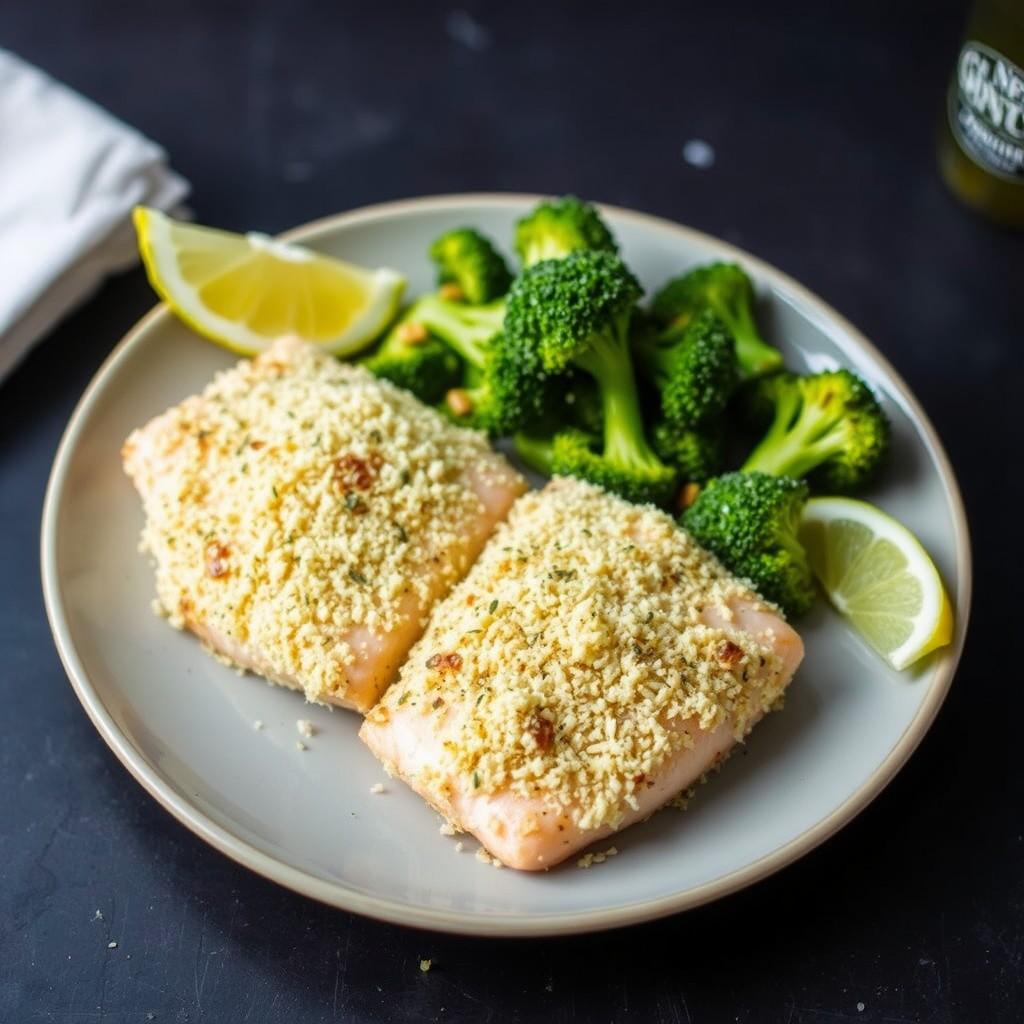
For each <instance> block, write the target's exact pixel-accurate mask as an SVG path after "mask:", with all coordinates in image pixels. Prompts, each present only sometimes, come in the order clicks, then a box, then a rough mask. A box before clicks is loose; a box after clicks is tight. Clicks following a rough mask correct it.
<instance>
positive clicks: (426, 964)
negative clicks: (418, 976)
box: [420, 959, 434, 974]
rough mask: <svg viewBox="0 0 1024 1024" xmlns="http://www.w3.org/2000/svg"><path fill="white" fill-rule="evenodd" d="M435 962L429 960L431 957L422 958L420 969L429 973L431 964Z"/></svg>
mask: <svg viewBox="0 0 1024 1024" xmlns="http://www.w3.org/2000/svg"><path fill="white" fill-rule="evenodd" d="M433 962H434V961H433V960H429V959H424V960H421V961H420V970H421V971H422V972H423V973H424V974H426V973H427V971H429V970H430V967H431V965H432V964H433Z"/></svg>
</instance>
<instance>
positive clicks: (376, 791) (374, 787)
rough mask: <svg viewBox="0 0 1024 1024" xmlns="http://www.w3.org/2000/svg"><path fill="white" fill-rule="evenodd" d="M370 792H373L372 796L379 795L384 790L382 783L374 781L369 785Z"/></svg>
mask: <svg viewBox="0 0 1024 1024" xmlns="http://www.w3.org/2000/svg"><path fill="white" fill-rule="evenodd" d="M370 792H371V793H373V794H374V796H379V795H380V794H381V793H383V792H384V783H383V782H375V783H374V784H373V785H372V786H371V787H370Z"/></svg>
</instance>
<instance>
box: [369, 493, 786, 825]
mask: <svg viewBox="0 0 1024 1024" xmlns="http://www.w3.org/2000/svg"><path fill="white" fill-rule="evenodd" d="M756 602H757V598H756V596H755V595H753V594H752V593H751V592H750V590H749V589H748V588H747V587H745V586H744V585H743V584H741V583H739V582H737V581H736V580H734V579H733V578H732V577H731V576H729V575H728V573H727V572H726V571H725V570H724V569H723V567H722V566H721V565H720V564H719V563H718V562H717V561H716V560H715V559H714V558H713V557H712V556H710V555H709V554H707V553H706V552H705V551H703V550H702V549H701V548H699V547H698V546H697V545H696V544H695V543H694V542H693V541H692V539H691V538H690V537H689V536H688V535H687V534H686V533H685V532H683V531H681V530H680V529H679V528H678V527H677V526H676V524H675V523H674V522H673V521H672V519H671V518H670V517H669V516H667V515H666V514H664V513H662V512H660V511H658V510H656V509H654V508H652V507H650V506H636V505H630V504H628V503H626V502H624V501H622V500H620V499H618V498H615V497H612V496H610V495H608V494H605V493H604V492H602V491H600V490H598V489H596V488H594V487H591V486H589V485H586V484H583V483H580V482H578V481H568V480H556V481H555V482H553V483H552V484H551V485H549V486H548V488H547V489H545V490H544V491H542V492H536V493H531V494H528V495H526V496H524V497H522V498H520V499H519V501H518V502H517V503H516V505H515V506H514V508H513V510H512V513H511V515H510V517H509V520H508V522H507V523H506V524H504V525H503V526H501V527H500V528H499V529H498V531H497V532H496V534H495V535H494V537H493V538H492V539H491V541H490V543H489V544H488V546H487V548H486V549H485V550H484V552H483V554H482V555H481V557H480V558H479V560H478V561H477V562H476V564H475V565H474V566H473V568H472V569H471V570H470V572H469V574H468V575H467V577H466V578H465V579H464V580H463V581H462V583H461V584H459V586H457V587H456V588H455V589H454V590H453V591H452V593H451V594H450V595H449V596H448V598H447V599H446V600H445V601H443V602H441V603H440V604H439V605H438V606H437V607H436V608H435V610H434V614H433V616H432V618H431V622H430V625H429V627H428V629H427V632H426V633H425V634H424V636H423V637H422V639H421V640H420V641H419V642H418V643H417V645H416V646H415V647H414V648H413V649H412V651H411V652H410V655H409V658H408V660H407V662H406V664H405V665H404V666H403V668H402V671H401V673H400V675H399V678H398V680H397V681H396V683H395V684H394V685H393V686H392V687H391V689H390V691H389V692H388V693H387V694H386V695H385V697H384V699H383V700H382V701H381V703H380V704H379V705H378V706H377V707H376V708H375V709H374V710H373V711H372V712H371V713H370V715H369V717H368V724H367V726H366V728H367V729H372V728H374V727H375V726H377V725H386V724H387V723H388V722H389V720H391V719H393V718H397V717H399V715H406V714H408V713H410V711H411V710H412V709H415V712H416V713H417V714H422V715H424V716H433V718H434V721H435V726H434V731H435V732H436V734H438V735H440V736H443V737H444V741H443V743H442V744H440V749H441V751H442V753H441V754H440V755H439V756H438V757H437V758H435V761H434V763H432V764H430V765H427V766H425V767H423V768H422V769H421V770H420V773H419V775H418V777H417V778H416V779H415V780H410V781H413V782H414V784H415V785H416V788H417V789H418V790H419V791H420V792H421V793H425V794H426V795H427V798H428V799H432V800H433V802H435V803H436V804H437V805H439V806H442V807H447V806H450V805H452V803H453V800H452V797H453V795H454V794H455V793H456V792H460V793H462V794H465V793H466V792H469V793H478V794H480V795H481V796H483V795H490V794H499V793H509V794H512V795H514V796H517V797H522V798H541V799H543V800H544V802H545V803H546V804H547V805H548V806H551V807H553V808H554V809H556V811H557V812H558V813H565V814H568V815H569V817H570V819H571V820H572V822H573V824H574V825H575V826H577V827H579V828H581V829H585V830H589V829H597V828H601V827H604V826H612V827H614V826H616V825H617V823H618V822H619V821H621V820H622V818H623V815H624V814H625V812H626V810H627V809H629V808H633V809H634V810H635V809H636V808H637V800H636V797H635V794H636V793H638V792H639V791H640V789H641V788H642V787H643V786H645V785H647V784H648V783H649V780H650V779H651V778H653V777H654V776H656V775H657V773H658V770H659V767H660V766H661V765H663V764H664V763H665V762H666V761H667V760H668V759H669V758H671V757H673V756H674V755H675V754H677V753H678V752H679V751H680V750H681V749H684V748H687V747H689V746H690V745H692V744H693V742H694V741H693V736H692V729H691V728H690V725H689V723H693V726H692V728H693V729H698V730H700V731H702V732H711V731H712V730H716V729H718V728H719V727H722V726H725V727H726V728H728V729H729V730H731V732H732V733H733V734H734V735H735V736H737V737H741V736H743V735H744V734H745V733H746V732H747V731H748V730H749V728H750V726H751V725H752V724H753V722H754V721H756V720H757V718H758V717H760V716H761V715H762V714H763V713H764V711H765V710H766V709H767V708H769V707H770V706H771V705H772V703H773V702H774V701H775V700H776V698H777V697H778V696H779V693H780V692H781V690H782V688H783V687H784V686H785V683H786V682H787V681H788V676H787V675H785V674H784V673H783V672H782V671H781V670H780V668H781V666H780V662H779V656H778V655H777V654H776V653H775V651H774V649H773V646H772V642H771V641H772V638H771V637H769V636H760V637H759V636H756V635H753V634H751V633H747V632H743V631H742V630H737V629H735V628H732V627H731V625H730V623H731V620H732V610H731V609H732V608H733V607H734V606H737V605H738V604H741V603H742V604H743V605H744V606H745V607H757V604H756ZM709 621H710V622H715V623H718V624H721V626H722V628H718V627H717V626H711V625H709V624H708V622H709ZM771 621H775V620H774V619H772V620H771ZM684 723H686V726H687V727H685V728H684V727H682V726H683V724H684Z"/></svg>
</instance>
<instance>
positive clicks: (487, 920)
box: [40, 192, 973, 938]
mask: <svg viewBox="0 0 1024 1024" xmlns="http://www.w3.org/2000/svg"><path fill="white" fill-rule="evenodd" d="M542 198H544V197H542V196H541V195H539V194H533V193H519V192H465V193H446V194H438V195H429V196H418V197H412V198H405V199H396V200H392V201H389V202H383V203H375V204H372V205H368V206H361V207H357V208H355V209H352V210H348V211H345V212H342V213H337V214H333V215H330V216H326V217H321V218H318V219H316V220H313V221H309V222H307V223H305V224H302V225H300V226H298V227H296V228H292V229H291V230H289V231H286V232H284V233H283V234H282V235H281V236H280V237H281V238H282V239H284V240H288V241H293V242H309V241H315V240H316V239H317V238H318V237H320V236H322V235H324V234H327V233H330V232H334V231H336V230H338V229H344V228H347V227H352V226H355V225H357V224H363V223H367V222H373V221H376V220H389V219H393V218H396V217H401V216H404V215H407V214H408V213H410V212H430V211H434V210H446V209H457V208H459V207H463V206H466V205H470V204H486V205H493V206H504V207H520V206H522V205H523V204H528V203H536V202H538V201H539V200H540V199H542ZM597 205H598V206H599V208H600V209H602V210H604V211H606V212H608V213H610V214H612V215H613V216H615V217H616V218H619V219H622V220H627V221H633V222H634V223H638V224H640V225H642V226H645V227H647V228H654V229H657V230H658V231H662V232H668V233H669V234H674V235H676V236H681V237H682V238H684V239H686V240H688V241H690V242H691V243H692V242H699V243H702V244H710V245H712V246H714V247H716V248H717V249H718V250H719V251H720V252H722V253H723V254H725V255H728V256H731V257H732V258H733V259H735V260H737V261H740V262H743V263H744V264H745V265H747V266H749V267H751V268H752V269H754V270H755V271H756V273H757V275H759V276H760V277H761V278H762V279H764V280H771V281H773V282H774V283H777V284H780V285H782V286H784V288H785V289H786V290H787V291H789V292H790V294H793V295H796V296H798V297H799V298H800V299H801V301H803V302H804V303H806V304H807V305H808V306H809V307H811V308H813V309H814V310H815V311H816V312H817V314H818V315H819V316H821V317H822V318H823V319H824V320H826V321H831V322H833V323H835V324H837V325H838V327H839V328H840V329H841V331H842V332H843V334H844V335H845V336H844V337H843V338H840V339H837V342H836V343H837V344H838V345H839V347H840V348H842V349H843V350H844V351H846V350H848V349H849V348H851V347H852V348H853V349H854V350H856V349H860V350H861V351H862V352H864V353H866V354H867V355H868V356H869V357H870V358H872V359H873V360H875V361H876V362H877V364H878V365H879V366H880V367H881V368H882V370H883V371H884V373H885V374H886V375H887V377H888V379H889V380H890V381H891V385H892V389H893V391H894V392H895V393H896V394H897V395H898V396H899V398H900V400H901V401H902V402H903V403H904V405H905V407H906V409H907V411H908V412H909V413H910V415H911V417H912V419H913V420H914V421H915V423H916V425H917V426H918V427H919V429H920V431H921V434H922V435H923V438H924V441H925V444H926V446H927V447H928V449H929V450H930V454H931V455H932V457H933V458H934V460H935V463H936V466H937V468H938V471H939V476H940V479H941V482H942V486H943V488H944V490H945V492H946V495H947V499H948V501H949V505H950V509H951V512H952V516H953V527H954V529H953V540H954V546H955V562H956V569H957V579H958V585H957V593H956V599H955V600H956V605H955V606H956V609H957V626H956V634H955V636H954V641H953V643H952V644H951V645H950V646H949V647H948V648H946V649H945V651H944V653H943V654H942V655H941V657H940V661H939V663H938V664H937V665H936V671H935V677H934V679H933V680H932V681H931V683H930V684H929V689H928V692H927V694H926V695H925V697H924V700H923V701H922V703H921V705H920V706H919V707H918V710H917V712H916V713H915V715H914V717H913V718H912V719H911V721H910V722H909V723H908V725H907V727H906V729H905V730H904V731H903V733H902V734H901V736H900V737H899V739H898V740H897V741H896V743H895V744H894V745H893V747H892V748H891V749H890V750H889V752H888V753H887V754H886V756H885V757H884V758H883V760H882V761H881V762H880V763H879V765H878V766H877V767H876V769H875V770H874V772H872V774H871V775H870V776H869V777H868V778H867V779H866V780H865V781H864V782H863V783H862V784H861V786H860V787H859V788H858V789H857V790H856V791H855V792H854V793H852V794H851V795H850V796H849V797H847V799H846V800H844V801H843V802H842V803H841V804H839V805H838V806H837V807H835V808H834V809H833V810H832V811H831V812H830V813H829V814H827V815H825V816H824V817H823V818H821V819H820V820H819V821H818V822H816V823H815V824H814V825H812V826H811V827H810V828H808V829H805V830H804V831H803V832H801V833H800V834H799V835H796V836H794V837H792V838H791V839H789V840H788V841H787V842H785V843H783V844H782V845H781V846H779V847H777V848H776V849H774V850H772V851H771V852H769V853H767V854H765V855H764V856H763V857H759V858H758V859H757V860H754V861H752V862H750V863H749V864H746V865H744V866H743V867H741V868H737V869H736V870H734V871H731V872H729V873H728V874H726V875H723V876H721V877H720V878H717V879H714V880H712V881H710V882H706V883H704V884H703V885H699V886H695V887H692V888H688V889H683V890H681V891H679V892H675V893H672V894H670V895H668V896H662V897H658V898H656V899H649V900H643V901H639V902H634V903H628V904H624V905H622V906H619V907H610V908H597V909H589V910H581V911H573V912H569V913H554V914H541V915H537V914H514V915H513V914H510V915H494V916H491V915H486V914H467V913H462V912H457V911H450V910H443V909H433V908H426V907H422V906H417V905H415V904H411V903H406V902H403V901H401V900H393V899H387V898H384V897H379V896H373V895H369V894H367V893H363V892H359V891H357V890H355V889H351V888H348V887H346V886H345V885H344V884H342V883H339V882H331V881H327V880H325V879H321V878H317V877H316V876H314V875H311V874H308V873H307V872H305V871H303V870H301V869H299V868H295V867H292V866H291V865H288V864H286V863H284V862H283V861H280V860H278V859H277V858H276V857H273V856H271V855H270V854H267V853H264V852H262V851H261V850H259V849H257V848H256V847H255V846H253V845H252V844H250V843H249V842H248V841H246V840H245V839H243V838H241V837H240V836H238V835H236V834H235V833H233V832H231V831H230V830H228V829H226V828H224V827H222V826H220V825H218V824H217V823H216V822H214V821H213V820H212V819H211V818H209V817H208V816H207V815H206V814H204V813H203V812H201V811H200V810H199V809H198V808H196V807H194V806H193V805H192V804H191V803H190V802H189V801H188V800H187V799H186V798H185V797H183V796H181V795H179V794H178V792H177V791H176V790H175V788H174V787H173V786H172V785H171V784H170V782H169V781H167V780H165V779H164V778H163V777H162V775H161V773H160V772H159V770H158V769H157V768H156V767H155V766H153V765H152V764H150V762H149V761H148V760H147V759H146V758H145V757H144V755H143V754H142V753H141V752H140V751H139V750H138V749H137V748H136V747H135V746H134V745H133V744H132V743H131V742H130V740H129V739H128V738H127V736H125V735H124V734H123V733H122V732H121V731H120V729H119V728H118V727H117V725H116V724H115V723H114V721H113V718H112V717H111V715H110V713H109V712H108V711H107V708H106V706H105V705H104V704H103V702H102V700H101V699H100V697H99V695H98V693H97V692H96V690H95V689H94V688H93V686H92V683H91V682H90V680H89V678H88V675H87V674H86V672H85V667H84V665H83V664H82V662H81V660H80V658H79V657H78V654H77V652H76V651H75V649H74V646H73V644H72V642H71V635H70V630H69V627H68V622H67V617H66V615H65V610H64V606H63V602H62V599H61V581H60V579H59V577H58V564H57V523H58V518H59V510H60V506H61V503H62V499H63V497H64V493H65V483H66V479H67V475H68V470H69V468H70V465H71V461H72V457H73V455H74V453H75V450H76V447H77V442H78V440H79V435H80V434H81V432H82V429H83V426H84V424H85V423H86V421H87V419H88V417H89V414H90V412H91V411H92V409H93V406H94V405H95V404H96V403H97V401H98V399H99V398H100V396H101V395H102V393H103V391H104V385H105V383H106V381H107V378H108V377H109V376H110V375H111V374H112V373H113V372H114V371H115V370H116V368H117V367H118V366H119V365H120V363H121V362H122V361H123V360H125V359H126V358H127V357H128V355H129V354H130V353H131V352H132V351H133V350H134V349H135V348H136V347H137V346H139V345H140V344H142V343H143V342H142V339H144V338H145V337H146V335H147V334H148V332H149V330H150V329H151V327H152V326H153V325H154V324H156V323H157V322H158V321H160V320H161V319H163V318H166V317H171V316H173V314H172V313H171V311H170V310H169V309H168V308H167V305H166V304H165V303H159V304H157V305H156V306H155V307H154V308H153V309H152V310H150V311H149V312H148V313H147V314H145V315H144V316H143V317H141V318H140V319H139V320H138V321H137V322H136V323H135V324H134V325H133V326H132V327H131V328H130V329H129V330H128V332H127V333H126V334H125V335H124V337H123V338H122V339H121V340H120V341H119V342H118V343H117V345H116V346H115V347H114V348H113V349H112V350H111V352H110V353H109V355H108V356H107V357H106V359H104V361H103V362H102V364H101V365H100V367H99V369H98V370H97V371H96V373H95V374H94V376H93V378H92V380H91V381H90V382H89V384H88V386H87V387H86V389H85V391H84V392H83V394H82V396H81V398H80V399H79V400H78V402H77V404H76V406H75V409H74V411H73V412H72V414H71V417H70V419H69V421H68V424H67V426H66V427H65V429H64V433H63V435H62V437H61V440H60V443H59V445H58V447H57V450H56V454H55V456H54V461H53V466H52V468H51V471H50V475H49V479H48V482H47V487H46V496H45V498H44V501H43V510H42V522H41V529H40V567H41V576H42V589H43V601H44V605H45V608H46V616H47V619H48V621H49V625H50V630H51V632H52V634H53V638H54V642H55V644H56V647H57V653H58V655H59V657H60V660H61V662H62V664H63V666H64V670H65V672H66V673H67V676H68V679H69V681H70V683H71V687H72V689H73V690H74V692H75V694H76V696H77V697H78V699H79V701H80V703H81V704H82V706H83V708H84V709H85V712H86V714H87V715H88V717H89V719H90V721H91V722H92V724H93V726H94V727H95V728H96V730H97V732H99V734H100V736H101V737H102V738H103V740H104V742H105V743H106V744H107V746H108V747H110V749H111V750H112V751H113V753H114V755H115V756H116V757H117V759H118V760H119V761H120V762H121V764H122V765H124V767H125V768H127V770H128V771H129V773H130V774H131V775H132V776H133V777H134V778H135V780H136V781H137V782H138V783H139V784H140V785H141V786H142V787H143V789H145V790H146V791H147V792H148V793H149V794H150V795H151V796H152V797H153V798H154V799H155V800H156V801H157V802H158V803H159V804H160V805H161V806H162V807H163V808H164V809H165V810H166V811H168V812H169V813H170V814H171V815H173V816H174V817H175V818H176V819H177V820H178V821H179V822H181V824H183V825H184V826H185V827H186V828H188V829H189V830H190V831H191V832H193V833H195V834H196V835H197V836H199V838H201V839H202V840H204V841H205V842H206V843H208V844H209V845H211V846H213V847H214V848H215V849H217V850H219V851H220V852H221V853H223V854H225V855H226V856H228V857H230V858H231V859H232V860H234V861H236V862H237V863H239V864H241V865H243V866H244V867H247V868H249V869H250V870H251V871H254V872H255V873H257V874H259V875H262V876H263V877H264V878H267V879H269V880H271V881H274V882H277V883H278V884H280V885H283V886H285V887H286V888H289V889H292V890H293V891H295V892H298V893H301V894H302V895H304V896H309V897H311V898H313V899H316V900H319V901H320V902H322V903H326V904H328V905H331V906H335V907H338V908H339V909H341V910H345V911H348V912H351V913H358V914H362V915H365V916H368V917H372V918H376V919H378V920H382V921H387V922H390V923H394V924H401V925H409V926H412V927H417V928H424V929H432V930H436V931H444V932H449V933H454V934H463V935H475V936H481V937H523V938H526V937H538V936H546V935H565V934H573V933H580V932H591V931H601V930H605V929H609V928H616V927H622V926H625V925H630V924H638V923H640V922H643V921H650V920H654V919H656V918H660V917H665V916H667V915H669V914H675V913H679V912H681V911H684V910H690V909H693V908H695V907H699V906H702V905H703V904H706V903H710V902H712V901H713V900H716V899H720V898H722V897H724V896H728V895H730V894H731V893H734V892H737V891H739V890H740V889H744V888H746V887H747V886H749V885H753V884H754V883H755V882H758V881H761V880H762V879H764V878H767V877H768V876H770V875H773V874H775V873H776V872H777V871H780V870H782V869H783V868H785V867H787V866H789V865H790V864H792V863H794V862H795V861H797V860H799V859H800V858H802V857H804V856H805V855H806V854H808V853H810V852H811V851H812V850H813V849H815V848H816V847H817V846H819V845H820V844H821V843H823V842H824V841H825V840H826V839H828V838H830V837H831V836H833V835H834V834H835V833H836V832H838V831H839V830H840V829H841V828H842V827H844V826H845V825H847V824H848V823H849V822H851V821H852V820H853V819H854V818H855V817H856V816H857V815H858V814H860V812H861V811H863V810H864V809H865V808H866V807H867V806H868V804H870V803H871V802H872V801H873V800H874V799H875V798H876V797H877V796H878V795H879V794H880V793H881V792H882V790H883V789H884V788H885V787H886V786H887V785H888V784H889V783H890V782H891V781H892V779H893V778H894V777H895V776H896V774H897V773H898V772H899V771H900V769H901V768H902V767H903V765H904V764H905V763H906V762H907V760H908V759H909V757H910V756H911V754H912V753H913V752H914V750H916V748H917V747H918V745H919V744H920V742H921V741H922V739H923V738H924V737H925V735H926V734H927V732H928V730H929V729H930V727H931V725H932V723H933V722H934V720H935V717H936V715H937V714H938V711H939V709H940V708H941V706H942V704H943V702H944V700H945V698H946V695H947V694H948V692H949V688H950V685H951V684H952V680H953V676H954V675H955V673H956V669H957V666H958V664H959V661H960V657H961V654H962V652H963V647H964V640H965V637H966V633H967V627H968V623H969V619H970V607H971V591H972V586H973V577H972V554H971V541H970V530H969V527H968V523H967V516H966V513H965V510H964V504H963V499H962V496H961V492H960V487H959V484H958V482H957V478H956V475H955V473H954V471H953V467H952V464H951V463H950V461H949V457H948V455H947V454H946V451H945V448H944V447H943V445H942V442H941V440H940V439H939V436H938V433H937V432H936V430H935V428H934V426H933V425H932V423H931V420H930V419H929V418H928V416H927V414H926V413H925V411H924V409H923V408H922V407H921V405H920V403H919V402H918V400H917V398H916V396H915V395H914V394H913V392H912V391H911V390H910V388H909V387H908V386H907V384H906V383H905V381H904V380H903V378H902V376H901V375H900V374H899V373H898V372H897V371H896V370H895V368H894V367H893V366H892V364H891V363H890V362H889V361H888V359H886V357H885V356H884V355H882V353H881V352H880V351H879V350H878V349H877V348H875V346H874V345H873V344H872V343H871V342H870V341H869V340H868V339H867V338H866V337H865V336H864V334H863V333H861V331H859V330H858V329H857V328H856V327H854V325H853V324H852V323H850V321H848V320H847V319H846V318H845V317H844V316H843V315H842V314H841V313H839V312H838V311H837V310H835V309H834V308H833V307H832V306H831V305H829V304H828V303H827V302H825V301H824V300H823V299H821V298H820V297H819V296H817V295H816V294H815V293H814V292H812V291H811V290H810V289H808V288H807V287H805V286H804V285H802V284H801V283H800V282H798V281H797V280H795V279H794V278H792V277H790V276H789V275H788V274H787V273H785V272H784V271H782V270H779V269H778V268H777V267H775V266H773V265H772V264H770V263H768V262H766V261H765V260H762V259H760V258H759V257H757V256H754V255H753V254H751V253H749V252H747V251H746V250H744V249H741V248H739V247H738V246H734V245H732V244H731V243H729V242H726V241H724V240H723V239H719V238H716V237H715V236H713V235H710V234H708V233H706V232H703V231H698V230H696V229H695V228H691V227H688V226H686V225H683V224H679V223H676V222H675V221H672V220H669V219H667V218H664V217H659V216H656V215H654V214H650V213H645V212H642V211H638V210H632V209H628V208H624V207H619V206H614V205H610V204H606V203H598V204H597Z"/></svg>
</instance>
